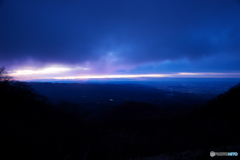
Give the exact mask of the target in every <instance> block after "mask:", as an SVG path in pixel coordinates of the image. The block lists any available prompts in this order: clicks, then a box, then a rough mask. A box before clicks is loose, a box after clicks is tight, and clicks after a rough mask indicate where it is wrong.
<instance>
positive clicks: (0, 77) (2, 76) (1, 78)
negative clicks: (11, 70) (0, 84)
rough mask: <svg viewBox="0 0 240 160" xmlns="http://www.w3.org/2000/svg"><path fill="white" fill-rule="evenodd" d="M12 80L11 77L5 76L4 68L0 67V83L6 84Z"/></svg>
mask: <svg viewBox="0 0 240 160" xmlns="http://www.w3.org/2000/svg"><path fill="white" fill-rule="evenodd" d="M12 78H13V77H11V76H9V75H7V72H6V68H5V66H2V67H0V81H5V82H8V81H10V80H11V79H12Z"/></svg>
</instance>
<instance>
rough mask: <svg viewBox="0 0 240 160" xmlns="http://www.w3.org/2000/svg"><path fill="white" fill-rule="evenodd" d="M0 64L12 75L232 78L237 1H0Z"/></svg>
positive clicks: (239, 59) (236, 60) (237, 67)
mask: <svg viewBox="0 0 240 160" xmlns="http://www.w3.org/2000/svg"><path fill="white" fill-rule="evenodd" d="M0 66H6V69H7V71H8V73H10V74H11V75H13V76H14V77H15V78H17V79H42V78H56V77H58V78H59V77H60V78H68V77H72V78H74V77H78V76H99V75H108V76H113V75H144V76H146V75H148V74H151V75H159V76H160V77H161V76H164V75H173V77H174V76H176V77H177V76H179V75H186V76H188V75H190V76H194V75H197V76H199V75H201V77H211V76H213V77H214V76H216V77H217V75H221V76H223V77H229V78H230V77H234V76H235V77H240V74H239V73H240V1H239V0H1V1H0Z"/></svg>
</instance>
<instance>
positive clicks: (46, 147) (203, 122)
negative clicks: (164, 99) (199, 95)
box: [0, 81, 240, 160]
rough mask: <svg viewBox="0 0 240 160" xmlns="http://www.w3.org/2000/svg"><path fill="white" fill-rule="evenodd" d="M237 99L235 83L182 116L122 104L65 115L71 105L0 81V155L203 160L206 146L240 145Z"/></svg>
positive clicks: (74, 159)
mask: <svg viewBox="0 0 240 160" xmlns="http://www.w3.org/2000/svg"><path fill="white" fill-rule="evenodd" d="M239 99H240V84H239V85H237V86H235V87H233V88H231V89H230V90H229V91H228V92H226V93H224V94H222V95H219V96H218V97H217V98H215V99H213V100H212V101H210V102H209V103H208V104H206V105H204V106H202V107H200V108H198V109H195V110H193V111H191V112H188V113H186V114H177V113H169V112H165V111H163V110H161V109H158V108H157V107H156V106H154V105H152V104H148V103H141V102H126V103H124V104H122V105H118V106H116V107H115V108H112V109H111V110H109V111H106V112H105V113H102V114H101V115H99V116H92V117H91V116H90V113H87V112H85V114H75V113H74V112H73V111H69V110H68V109H67V108H66V107H68V106H70V105H71V104H70V103H62V104H59V105H57V106H56V105H55V106H54V105H52V104H50V103H49V102H48V101H47V99H46V98H44V97H43V96H40V95H38V94H37V93H35V92H34V90H33V89H31V87H29V86H28V85H26V84H25V83H23V82H14V81H12V82H10V81H1V82H0V105H1V106H0V129H1V132H0V141H1V144H0V145H1V148H2V150H1V152H2V154H1V156H2V157H6V158H4V159H26V160H27V159H35V160H37V159H41V160H42V159H51V160H70V159H72V160H82V159H86V160H88V159H89V160H91V159H93V160H97V159H101V160H102V159H106V160H107V159H109V160H113V159H131V158H132V159H133V158H140V159H142V158H143V157H150V156H156V155H158V154H162V153H167V152H173V153H174V152H175V153H176V154H177V152H181V151H185V150H191V149H203V150H205V151H206V153H203V155H201V156H200V157H196V159H207V158H210V157H209V152H210V148H211V147H217V146H229V145H236V144H240V136H239V135H240V129H239V126H240V118H239V110H238V108H239V107H240V101H239ZM72 106H74V105H72ZM64 107H65V108H64ZM75 107H77V106H75ZM208 151H209V152H208ZM238 152H239V150H238ZM182 158H183V157H182ZM179 159H181V158H179Z"/></svg>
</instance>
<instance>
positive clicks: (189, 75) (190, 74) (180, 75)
mask: <svg viewBox="0 0 240 160" xmlns="http://www.w3.org/2000/svg"><path fill="white" fill-rule="evenodd" d="M10 76H12V77H14V74H10ZM114 78H116V79H117V78H119V79H124V78H240V73H205V72H201V73H193V72H180V73H168V74H114V75H111V74H104V75H83V76H61V77H39V78H30V77H18V76H17V77H16V78H15V79H16V80H40V79H42V80H43V79H48V80H50V79H51V80H87V79H114Z"/></svg>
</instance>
